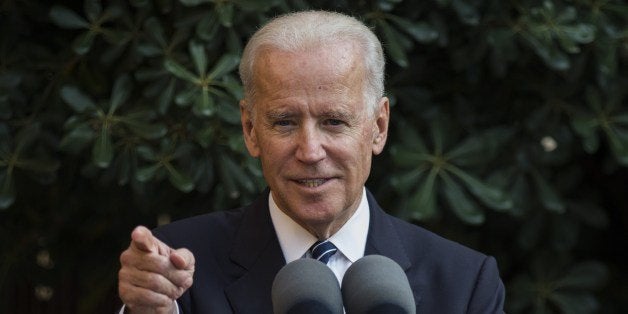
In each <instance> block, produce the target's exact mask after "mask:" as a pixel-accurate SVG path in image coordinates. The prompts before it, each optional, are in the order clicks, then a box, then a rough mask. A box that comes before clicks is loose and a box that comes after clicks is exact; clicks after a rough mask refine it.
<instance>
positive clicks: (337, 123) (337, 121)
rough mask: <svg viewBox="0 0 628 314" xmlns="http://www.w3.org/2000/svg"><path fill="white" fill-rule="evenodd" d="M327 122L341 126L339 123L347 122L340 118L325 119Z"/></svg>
mask: <svg viewBox="0 0 628 314" xmlns="http://www.w3.org/2000/svg"><path fill="white" fill-rule="evenodd" d="M325 124H327V125H330V126H339V125H344V124H346V123H345V122H344V121H342V120H340V119H327V120H325Z"/></svg>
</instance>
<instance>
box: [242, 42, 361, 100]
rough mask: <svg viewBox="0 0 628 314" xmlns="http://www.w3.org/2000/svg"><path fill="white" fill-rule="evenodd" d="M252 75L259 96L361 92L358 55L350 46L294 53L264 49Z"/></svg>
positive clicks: (332, 46)
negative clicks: (292, 92)
mask: <svg viewBox="0 0 628 314" xmlns="http://www.w3.org/2000/svg"><path fill="white" fill-rule="evenodd" d="M253 73H254V80H253V81H254V85H255V89H256V90H257V91H258V92H273V91H274V90H276V89H303V88H312V87H315V88H316V89H322V90H326V91H328V92H333V91H335V90H336V89H339V88H340V89H342V88H348V89H355V90H360V91H361V90H362V88H363V84H362V83H363V81H364V75H365V71H364V64H363V62H362V57H361V54H360V52H359V50H358V49H357V48H356V46H355V45H354V44H353V43H351V42H343V43H332V44H325V45H322V46H315V47H311V48H308V49H302V50H298V51H296V52H292V51H283V50H279V49H277V48H272V47H263V48H262V49H261V50H260V53H259V54H258V56H257V58H256V60H255V64H254V68H253Z"/></svg>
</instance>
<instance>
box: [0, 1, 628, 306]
mask: <svg viewBox="0 0 628 314" xmlns="http://www.w3.org/2000/svg"><path fill="white" fill-rule="evenodd" d="M52 2H54V3H49V2H46V1H28V0H23V1H4V2H2V4H0V33H1V34H2V36H0V118H1V121H0V139H1V140H0V239H2V240H1V241H0V250H1V252H2V253H1V255H2V260H1V264H0V289H1V290H0V291H1V292H2V293H0V295H2V297H1V298H0V308H4V309H7V308H8V309H9V311H11V312H12V313H53V312H59V313H61V312H63V313H75V312H76V313H110V312H112V311H114V310H115V309H116V307H117V306H119V302H120V301H119V300H118V299H117V296H116V294H117V287H116V280H117V269H118V267H119V263H118V255H119V253H120V252H121V251H122V250H123V249H124V248H125V247H126V246H127V245H128V242H129V233H130V231H131V229H132V228H133V226H135V225H137V224H144V225H148V226H149V227H153V226H156V225H157V224H159V223H164V222H168V221H170V220H173V219H178V218H181V217H187V216H190V215H194V214H198V213H203V212H207V211H213V210H223V209H227V208H230V207H234V206H237V205H240V204H244V203H247V202H249V201H250V200H251V199H252V198H254V197H255V195H256V194H257V193H258V192H259V191H260V190H261V189H262V188H263V187H264V182H263V180H262V178H261V171H260V169H259V165H258V162H257V160H255V159H252V158H251V157H249V156H248V154H247V153H246V149H245V148H244V145H243V141H242V138H241V135H240V134H241V131H240V126H239V109H238V99H240V98H241V97H242V87H241V85H240V82H239V80H238V76H237V69H236V68H237V65H238V62H239V55H240V53H241V51H242V47H243V45H244V44H245V42H246V40H247V38H248V37H249V36H250V35H251V34H252V32H253V31H254V30H255V29H256V28H257V27H258V26H259V25H260V24H263V23H264V22H265V21H267V20H268V19H269V18H271V17H273V16H275V15H277V14H280V13H283V12H289V11H294V10H303V9H308V8H316V9H321V8H322V9H328V10H335V11H341V12H345V13H349V14H352V15H354V16H357V17H359V18H361V19H362V20H363V21H364V22H365V23H366V24H367V25H369V26H371V27H372V28H373V29H374V31H375V32H376V33H377V34H378V35H379V37H380V38H381V40H382V41H383V43H384V46H385V52H386V54H387V59H388V66H387V94H388V96H389V97H390V98H391V101H392V121H391V123H392V125H391V136H390V137H389V139H390V141H389V144H388V146H387V149H386V150H385V152H384V154H383V155H382V156H379V157H377V158H376V159H375V161H374V168H373V173H372V175H371V178H370V180H369V182H368V184H367V185H368V186H369V187H370V189H371V190H372V191H373V192H375V193H376V194H377V196H378V199H379V200H380V203H381V205H382V206H383V207H384V208H387V209H389V210H390V211H391V212H392V213H393V214H395V215H397V216H400V217H403V218H405V219H407V220H410V221H413V222H415V223H417V224H420V225H423V226H426V227H427V228H429V229H431V230H434V231H436V232H438V233H440V234H442V235H445V236H447V237H449V238H451V239H454V240H456V241H459V242H462V243H464V244H466V245H469V246H471V247H474V248H476V249H478V250H481V251H483V252H486V253H489V254H492V255H494V256H496V257H497V259H498V262H499V265H500V269H501V273H502V277H503V279H504V281H505V284H506V286H507V292H508V295H507V304H506V309H507V311H508V312H509V313H596V312H605V313H625V312H627V311H628V304H627V302H626V298H625V296H626V293H628V286H627V285H626V284H625V282H626V279H628V278H627V277H628V276H627V275H628V274H627V273H626V268H625V265H626V263H627V262H628V260H627V258H626V255H625V253H626V249H625V247H626V245H625V240H627V239H628V236H627V235H628V234H627V231H626V225H627V221H628V215H627V210H628V201H627V200H626V198H625V189H626V187H628V170H627V168H628V106H626V104H627V103H628V98H627V97H626V92H627V91H628V88H627V86H628V80H627V79H628V77H627V76H626V74H627V73H628V72H627V70H628V69H627V65H628V64H627V63H626V61H627V60H628V58H627V57H628V31H627V30H626V25H628V4H626V3H625V2H624V1H620V0H616V1H614V0H607V1H592V0H572V1H569V0H562V1H561V0H546V1H533V0H528V1H526V0H522V1H500V0H431V1H402V0H372V1H350V0H344V1H325V0H318V1H308V2H307V3H306V1H301V0H272V1H261V0H259V1H256V0H179V1H174V0H154V1H150V0H131V1H128V2H127V1H103V2H102V3H101V2H100V1H96V0H86V1H85V2H84V3H77V2H75V1H52ZM622 240H624V241H622Z"/></svg>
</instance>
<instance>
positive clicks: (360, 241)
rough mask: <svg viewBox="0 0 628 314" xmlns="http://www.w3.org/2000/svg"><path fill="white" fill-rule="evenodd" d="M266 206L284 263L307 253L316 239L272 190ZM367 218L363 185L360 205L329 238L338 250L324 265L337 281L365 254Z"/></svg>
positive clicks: (366, 203)
mask: <svg viewBox="0 0 628 314" xmlns="http://www.w3.org/2000/svg"><path fill="white" fill-rule="evenodd" d="M268 207H269V208H270V217H271V219H272V221H273V225H274V227H275V232H276V233H277V239H278V240H279V245H280V246H281V251H282V252H283V256H284V258H285V259H286V263H290V262H292V261H294V260H296V259H299V258H302V257H310V253H309V252H308V250H309V249H310V247H311V246H312V245H313V244H314V242H316V241H318V239H317V238H316V237H315V236H313V235H312V234H311V233H309V232H308V231H307V230H305V229H304V228H303V227H301V226H300V225H299V224H298V223H296V222H295V221H294V220H292V218H290V217H288V215H286V214H285V213H284V212H283V211H281V210H280V209H279V207H277V204H276V203H275V200H274V199H273V193H272V192H271V193H270V196H269V197H268ZM369 220H370V214H369V204H368V201H367V199H366V189H364V188H363V189H362V198H361V201H360V205H358V208H357V210H356V211H355V213H353V215H352V216H351V218H349V220H348V221H347V222H346V223H345V224H344V225H343V226H342V227H341V228H340V230H338V232H336V233H335V234H333V235H332V236H331V237H329V239H328V240H329V241H330V242H331V243H333V244H334V245H335V246H336V247H337V248H338V252H336V254H334V255H332V256H331V258H330V259H329V262H328V263H327V266H329V268H330V269H331V270H332V271H333V272H334V274H335V275H336V278H337V279H338V283H340V284H342V277H343V276H344V274H345V272H346V271H347V268H349V266H351V264H353V263H354V262H355V261H357V260H358V259H360V258H361V257H363V256H364V249H365V247H366V236H367V233H368V228H369Z"/></svg>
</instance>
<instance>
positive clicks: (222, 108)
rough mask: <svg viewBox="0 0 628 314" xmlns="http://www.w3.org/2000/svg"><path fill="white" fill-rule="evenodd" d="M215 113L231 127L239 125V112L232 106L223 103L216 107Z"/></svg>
mask: <svg viewBox="0 0 628 314" xmlns="http://www.w3.org/2000/svg"><path fill="white" fill-rule="evenodd" d="M216 113H217V114H218V116H219V117H220V118H221V119H222V120H224V121H227V122H229V123H231V124H233V125H239V124H240V110H239V109H238V107H236V106H234V105H231V104H228V103H224V102H223V103H221V104H219V105H218V106H216Z"/></svg>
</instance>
